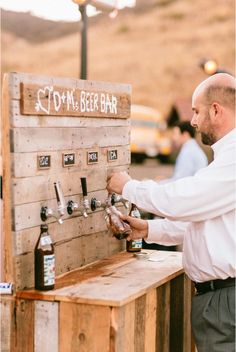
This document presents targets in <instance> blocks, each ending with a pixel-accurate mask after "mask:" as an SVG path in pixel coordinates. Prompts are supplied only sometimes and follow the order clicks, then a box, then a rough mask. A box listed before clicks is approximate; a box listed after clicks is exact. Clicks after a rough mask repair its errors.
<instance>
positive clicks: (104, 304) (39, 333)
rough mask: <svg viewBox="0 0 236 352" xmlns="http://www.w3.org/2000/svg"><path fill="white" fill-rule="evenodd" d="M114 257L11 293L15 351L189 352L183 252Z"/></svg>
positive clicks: (188, 287)
mask: <svg viewBox="0 0 236 352" xmlns="http://www.w3.org/2000/svg"><path fill="white" fill-rule="evenodd" d="M145 252H147V253H148V258H146V259H137V258H136V257H135V256H134V255H133V254H132V253H127V252H121V253H118V254H115V255H113V256H111V257H108V258H105V259H102V260H99V261H97V262H95V263H93V264H91V265H87V266H86V267H83V268H81V269H77V270H74V271H72V272H69V273H67V274H64V275H62V276H60V277H58V279H57V282H56V288H55V289H54V290H52V291H45V292H42V291H36V290H27V291H18V292H17V309H16V324H17V326H18V327H19V328H18V329H16V331H17V336H16V338H15V341H16V344H15V345H16V346H15V347H16V351H28V352H31V351H35V352H42V351H43V352H49V351H50V352H75V351H79V352H154V351H157V352H178V351H181V352H182V351H185V352H190V351H191V350H192V342H191V331H190V306H191V282H190V280H189V279H187V278H186V276H185V274H184V272H183V267H182V253H180V252H166V251H150V250H149V251H148V250H145Z"/></svg>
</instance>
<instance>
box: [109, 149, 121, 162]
mask: <svg viewBox="0 0 236 352" xmlns="http://www.w3.org/2000/svg"><path fill="white" fill-rule="evenodd" d="M117 159H118V151H117V149H112V150H108V151H107V160H108V161H115V160H117Z"/></svg>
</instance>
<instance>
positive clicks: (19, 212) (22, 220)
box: [12, 190, 127, 231]
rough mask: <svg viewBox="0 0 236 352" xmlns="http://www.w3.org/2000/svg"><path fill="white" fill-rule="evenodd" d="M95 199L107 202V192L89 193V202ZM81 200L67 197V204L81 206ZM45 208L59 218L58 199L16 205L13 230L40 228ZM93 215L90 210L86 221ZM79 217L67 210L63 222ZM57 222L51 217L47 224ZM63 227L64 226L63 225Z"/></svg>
mask: <svg viewBox="0 0 236 352" xmlns="http://www.w3.org/2000/svg"><path fill="white" fill-rule="evenodd" d="M93 197H95V198H96V199H99V200H105V199H106V198H107V191H106V190H102V191H96V192H91V193H88V199H89V200H91V199H92V198H93ZM81 199H82V198H81V195H77V196H68V197H65V203H66V204H67V202H68V201H69V200H73V201H74V202H78V203H79V204H81V201H82V200H81ZM43 206H47V207H48V208H50V209H52V210H53V212H54V215H55V216H57V217H58V211H57V202H56V199H53V200H51V199H50V200H47V199H46V200H44V201H40V202H34V203H26V204H20V205H16V206H15V208H14V212H13V219H14V222H13V226H12V227H13V230H14V231H21V230H23V229H27V228H31V227H35V226H40V224H41V223H42V220H41V218H40V212H41V207H43ZM118 208H119V209H122V212H126V211H127V210H126V211H123V209H124V208H123V207H121V206H118ZM96 211H99V212H100V211H101V210H100V209H98V210H96ZM91 213H92V211H91V210H88V218H87V219H86V220H88V221H89V217H90V214H91ZM26 214H27V216H26ZM78 216H80V217H82V214H81V212H80V211H75V212H74V213H73V214H72V215H69V214H67V210H65V214H64V215H63V221H65V220H66V219H69V218H74V217H78ZM83 219H84V218H83ZM55 221H57V220H56V219H55V218H54V217H50V218H48V220H47V223H49V224H51V223H53V222H55ZM84 221H85V220H84ZM61 226H63V224H62V225H61Z"/></svg>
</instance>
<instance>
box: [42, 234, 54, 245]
mask: <svg viewBox="0 0 236 352" xmlns="http://www.w3.org/2000/svg"><path fill="white" fill-rule="evenodd" d="M40 244H41V246H47V245H49V244H52V239H51V237H50V236H43V237H41V238H40Z"/></svg>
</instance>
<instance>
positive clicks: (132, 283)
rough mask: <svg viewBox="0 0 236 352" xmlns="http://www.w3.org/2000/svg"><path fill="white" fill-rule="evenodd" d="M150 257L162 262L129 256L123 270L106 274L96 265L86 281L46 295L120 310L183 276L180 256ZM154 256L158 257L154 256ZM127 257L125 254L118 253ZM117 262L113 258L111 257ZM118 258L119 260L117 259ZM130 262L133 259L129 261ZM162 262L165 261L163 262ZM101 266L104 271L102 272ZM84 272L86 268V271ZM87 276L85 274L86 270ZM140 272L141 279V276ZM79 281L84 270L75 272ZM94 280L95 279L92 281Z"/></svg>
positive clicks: (115, 270) (175, 253)
mask: <svg viewBox="0 0 236 352" xmlns="http://www.w3.org/2000/svg"><path fill="white" fill-rule="evenodd" d="M150 252H151V254H150V255H151V256H152V255H153V254H154V256H155V258H157V256H159V257H160V258H162V261H160V262H152V261H148V260H138V259H136V258H135V257H133V256H132V255H131V257H130V256H128V261H127V263H126V264H125V262H124V263H123V265H122V266H119V267H117V268H116V269H114V270H112V271H110V269H109V271H108V272H107V271H106V268H105V262H103V261H101V262H100V261H99V262H98V264H97V265H98V269H97V270H96V269H95V267H94V266H93V271H94V273H93V276H92V278H91V279H89V278H87V279H86V280H85V281H83V282H80V281H79V280H78V281H77V283H75V284H74V285H71V286H67V287H63V288H59V289H55V290H53V291H51V293H50V292H47V294H46V295H47V296H48V295H49V296H53V297H54V298H53V299H55V300H58V301H65V302H73V303H76V302H77V303H86V304H95V305H110V306H114V307H116V306H122V305H125V304H127V303H129V302H131V301H133V300H135V299H137V298H139V297H141V296H142V295H144V294H146V293H148V292H149V290H151V289H153V288H156V287H159V286H161V285H163V284H165V283H166V282H168V281H170V280H172V279H174V278H175V277H177V276H179V275H181V274H182V273H183V267H182V258H181V257H182V254H181V253H180V252H173V253H172V252H164V251H150ZM156 252H157V253H156ZM120 256H121V257H123V256H124V257H126V253H120ZM114 258H115V259H113V260H115V261H116V260H117V259H116V258H117V257H116V256H114ZM118 258H120V257H118ZM130 258H133V260H131V259H130ZM163 258H164V259H163ZM101 263H103V268H102V272H101ZM85 269H86V268H85ZM85 272H86V270H85ZM140 272H142V275H140ZM78 273H79V274H78V277H79V276H80V275H81V276H83V269H81V271H80V270H79V271H78ZM94 277H96V279H94ZM22 294H23V296H22V297H31V299H32V297H33V294H34V293H33V291H31V292H29V296H27V292H25V293H22ZM42 299H43V298H42Z"/></svg>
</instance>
